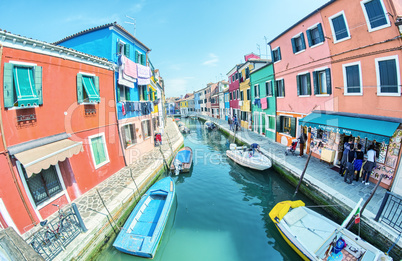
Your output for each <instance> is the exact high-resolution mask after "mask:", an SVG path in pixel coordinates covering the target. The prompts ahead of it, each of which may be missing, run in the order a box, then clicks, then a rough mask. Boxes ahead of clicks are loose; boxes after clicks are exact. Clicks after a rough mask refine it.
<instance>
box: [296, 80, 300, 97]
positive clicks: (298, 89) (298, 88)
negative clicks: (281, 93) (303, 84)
mask: <svg viewBox="0 0 402 261" xmlns="http://www.w3.org/2000/svg"><path fill="white" fill-rule="evenodd" d="M296 82H297V96H300V75H296Z"/></svg>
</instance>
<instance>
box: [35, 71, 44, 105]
mask: <svg viewBox="0 0 402 261" xmlns="http://www.w3.org/2000/svg"><path fill="white" fill-rule="evenodd" d="M34 77H35V88H36V95H37V96H38V105H42V104H43V94H42V67H41V66H35V71H34Z"/></svg>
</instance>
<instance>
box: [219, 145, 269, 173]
mask: <svg viewBox="0 0 402 261" xmlns="http://www.w3.org/2000/svg"><path fill="white" fill-rule="evenodd" d="M230 148H231V149H230V150H227V151H226V156H228V157H229V158H230V159H232V160H233V161H234V162H236V163H238V164H240V165H242V166H244V167H248V168H250V169H256V170H266V169H269V168H270V167H271V166H272V162H271V160H270V159H269V158H268V157H267V156H265V155H263V154H262V153H261V152H259V151H257V150H255V151H254V152H253V150H252V149H247V148H245V147H240V148H237V147H236V146H232V145H231V146H230Z"/></svg>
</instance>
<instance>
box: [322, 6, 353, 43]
mask: <svg viewBox="0 0 402 261" xmlns="http://www.w3.org/2000/svg"><path fill="white" fill-rule="evenodd" d="M341 15H343V20H345V25H346V30H347V31H348V35H349V36H348V37H345V38H342V39H340V40H336V33H335V29H334V25H333V24H332V19H334V18H337V17H338V16H341ZM328 20H329V25H330V26H331V32H332V39H333V42H334V44H336V43H340V42H343V41H346V40H349V39H350V38H351V35H350V30H349V25H348V20H346V15H345V11H343V10H342V11H340V12H338V13H336V14H334V15H332V16H331V17H328Z"/></svg>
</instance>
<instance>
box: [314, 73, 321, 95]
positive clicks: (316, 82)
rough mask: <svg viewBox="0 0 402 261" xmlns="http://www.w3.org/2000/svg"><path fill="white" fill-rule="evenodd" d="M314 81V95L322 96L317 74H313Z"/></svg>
mask: <svg viewBox="0 0 402 261" xmlns="http://www.w3.org/2000/svg"><path fill="white" fill-rule="evenodd" d="M313 81H314V94H320V88H319V86H318V77H317V72H313Z"/></svg>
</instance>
